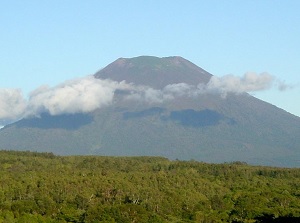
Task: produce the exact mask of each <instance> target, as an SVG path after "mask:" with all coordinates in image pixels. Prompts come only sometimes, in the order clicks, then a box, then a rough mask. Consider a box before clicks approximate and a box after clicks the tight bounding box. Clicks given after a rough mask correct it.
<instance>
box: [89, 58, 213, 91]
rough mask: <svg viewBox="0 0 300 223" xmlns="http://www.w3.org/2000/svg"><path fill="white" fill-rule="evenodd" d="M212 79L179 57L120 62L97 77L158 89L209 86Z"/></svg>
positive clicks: (117, 61) (97, 74)
mask: <svg viewBox="0 0 300 223" xmlns="http://www.w3.org/2000/svg"><path fill="white" fill-rule="evenodd" d="M211 76H212V75H211V74H210V73H208V72H207V71H205V70H203V69H202V68H200V67H198V66H196V65H195V64H193V63H192V62H190V61H188V60H186V59H184V58H182V57H179V56H174V57H163V58H159V57H153V56H140V57H134V58H119V59H117V60H116V61H114V62H113V63H111V64H109V65H108V66H107V67H105V68H103V69H102V70H100V71H99V72H97V73H96V74H95V77H96V78H100V79H112V80H114V81H123V80H126V81H127V82H132V83H135V84H139V85H147V86H150V87H153V88H158V89H160V88H163V87H164V86H166V85H169V84H177V83H187V84H191V85H197V84H199V83H207V82H208V81H209V80H210V78H211Z"/></svg>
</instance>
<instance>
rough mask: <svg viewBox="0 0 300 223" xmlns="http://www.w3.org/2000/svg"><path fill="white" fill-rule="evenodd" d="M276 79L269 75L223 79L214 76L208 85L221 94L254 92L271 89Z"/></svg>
mask: <svg viewBox="0 0 300 223" xmlns="http://www.w3.org/2000/svg"><path fill="white" fill-rule="evenodd" d="M273 81H274V77H273V76H271V75H270V74H268V73H261V74H256V73H250V72H249V73H246V74H245V75H244V76H243V77H237V76H233V75H226V76H223V77H216V76H213V77H212V78H211V79H210V81H209V83H208V84H207V89H208V90H212V91H219V92H221V93H228V92H233V93H242V92H254V91H262V90H266V89H269V88H270V87H271V86H272V83H273Z"/></svg>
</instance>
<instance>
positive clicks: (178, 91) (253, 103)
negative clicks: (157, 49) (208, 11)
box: [0, 56, 300, 167]
mask: <svg viewBox="0 0 300 223" xmlns="http://www.w3.org/2000/svg"><path fill="white" fill-rule="evenodd" d="M94 77H95V78H93V77H91V78H89V79H88V80H84V81H83V82H84V84H82V85H81V83H78V82H76V81H75V82H72V81H71V82H70V84H71V85H70V86H67V87H66V84H65V85H62V86H60V88H59V91H56V92H55V93H56V94H52V92H49V91H51V90H53V89H50V90H49V91H47V92H46V94H45V95H46V97H43V95H42V96H41V95H38V96H39V97H37V98H36V100H38V99H39V100H40V99H44V98H45V100H46V99H47V98H49V97H52V95H54V96H55V98H54V99H56V100H52V101H51V102H52V103H53V101H54V102H56V101H57V99H58V95H60V96H63V97H61V98H64V99H66V96H65V95H61V94H63V93H62V92H64V90H67V93H68V99H69V100H71V102H70V103H69V102H68V101H64V103H62V104H54V106H55V107H54V108H55V109H54V111H55V112H56V113H55V114H52V115H51V112H50V111H51V110H49V109H48V111H49V113H50V114H49V113H47V112H46V113H42V114H40V115H38V116H36V117H32V116H31V117H30V118H26V119H22V120H20V121H18V122H16V123H13V124H11V125H8V126H5V127H4V128H3V129H0V148H1V149H13V150H33V151H43V152H44V151H47V152H54V153H56V154H61V155H86V154H90V155H92V154H93V155H110V156H111V155H115V156H164V157H167V158H170V159H181V160H189V159H195V160H199V161H205V162H232V161H242V162H247V163H250V164H258V165H271V166H286V167H300V158H299V157H300V147H299V145H300V118H299V117H296V116H294V115H291V114H289V113H288V112H286V111H284V110H282V109H280V108H277V107H275V106H273V105H271V104H269V103H266V102H264V101H261V100H258V99H256V98H255V97H252V96H251V95H249V94H247V93H245V92H244V93H241V92H239V93H234V92H228V93H227V92H226V94H225V95H224V94H220V92H219V91H218V90H217V89H215V90H214V91H210V90H209V91H207V90H206V89H209V88H208V86H209V84H210V83H211V80H212V79H213V78H214V76H212V75H211V74H210V73H208V72H206V71H205V70H203V69H202V68H200V67H198V66H196V65H195V64H193V63H191V62H189V61H187V60H186V59H184V58H182V57H165V58H158V57H149V56H141V57H136V58H128V59H127V58H120V59H117V60H116V61H115V62H113V63H111V64H109V65H108V66H107V67H105V68H103V69H102V70H100V71H99V72H97V73H96V74H95V75H94ZM79 81H80V80H79ZM123 81H124V82H123ZM68 83H69V82H68ZM199 86H200V87H199ZM215 86H216V85H215ZM78 89H81V90H82V89H85V90H86V92H87V94H83V93H82V92H79V93H78V92H77V90H78ZM72 92H75V93H76V92H77V93H76V94H75V95H71V93H72ZM37 93H38V92H37ZM40 96H41V97H40ZM54 96H53V97H54ZM77 98H79V99H80V100H79V102H78V101H76V99H77ZM104 99H105V100H104ZM101 100H102V101H101ZM100 101H101V103H100ZM81 103H85V106H83V105H82V104H81ZM42 105H43V107H37V110H38V111H40V110H42V111H47V109H46V108H47V107H46V106H49V103H48V104H47V103H45V102H44V101H42ZM50 105H52V104H51V103H50ZM100 105H101V106H100ZM59 106H62V107H63V108H61V107H59ZM68 106H69V107H68ZM70 106H75V107H76V109H72V107H70ZM80 107H84V108H85V109H82V111H84V112H82V113H79V111H80ZM58 108H59V109H58ZM91 108H95V109H91ZM64 111H65V112H66V113H63V112H64Z"/></svg>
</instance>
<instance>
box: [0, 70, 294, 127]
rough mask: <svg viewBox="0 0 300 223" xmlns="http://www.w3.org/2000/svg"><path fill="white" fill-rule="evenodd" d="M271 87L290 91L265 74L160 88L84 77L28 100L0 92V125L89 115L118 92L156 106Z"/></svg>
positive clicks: (39, 91)
mask: <svg viewBox="0 0 300 223" xmlns="http://www.w3.org/2000/svg"><path fill="white" fill-rule="evenodd" d="M274 86H275V87H277V88H278V90H280V91H283V90H287V89H289V88H291V86H289V85H287V84H285V83H284V82H282V81H279V80H277V79H276V78H275V77H273V76H272V75H270V74H268V73H262V74H256V73H246V74H245V75H244V76H242V77H237V76H233V75H226V76H223V77H216V76H213V77H212V78H211V80H210V81H209V82H208V84H207V85H203V84H199V85H198V86H196V85H195V86H194V85H188V84H186V83H178V84H171V85H167V86H165V87H164V88H163V89H153V88H151V87H148V86H140V85H134V84H132V83H126V82H125V81H122V82H116V81H112V80H109V79H106V80H101V79H96V78H94V76H87V77H83V78H78V79H73V80H68V81H65V82H63V83H62V84H60V85H57V86H55V87H49V86H47V85H45V86H41V87H39V88H37V89H35V90H34V91H32V92H31V93H30V95H29V97H28V99H25V98H24V96H23V95H22V92H21V90H20V89H0V126H1V125H5V124H7V123H9V122H13V121H16V120H18V119H21V118H24V117H30V116H39V115H40V114H42V113H49V114H51V115H60V114H75V113H86V112H92V111H94V110H96V109H99V108H102V107H105V106H109V105H111V104H113V103H114V100H116V99H115V98H116V97H115V95H116V94H117V92H118V91H122V92H123V96H122V100H136V101H143V102H145V103H150V104H157V103H163V102H165V101H168V100H174V99H175V98H177V97H183V96H184V97H195V98H196V97H197V96H199V95H201V94H220V95H221V96H222V97H223V98H225V97H226V96H227V94H228V93H236V94H241V93H244V92H255V91H262V90H267V89H269V88H271V87H274Z"/></svg>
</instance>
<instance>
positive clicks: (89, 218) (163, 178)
mask: <svg viewBox="0 0 300 223" xmlns="http://www.w3.org/2000/svg"><path fill="white" fill-rule="evenodd" d="M0 176H1V177H0V222H122V223H123V222H124V223H126V222H153V223H154V222H155V223H159V222H299V217H300V169H284V168H271V167H255V166H249V165H247V164H243V163H239V162H235V163H228V164H206V163H200V162H196V161H188V162H187V161H169V160H167V159H165V158H160V157H118V158H117V157H96V156H70V157H60V156H54V155H53V154H51V153H34V152H14V151H0Z"/></svg>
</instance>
